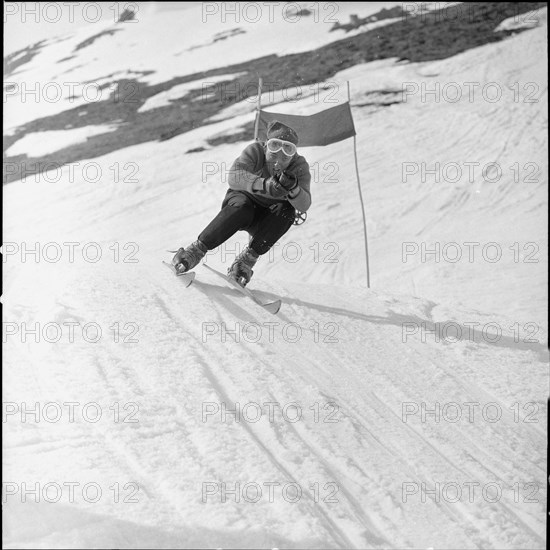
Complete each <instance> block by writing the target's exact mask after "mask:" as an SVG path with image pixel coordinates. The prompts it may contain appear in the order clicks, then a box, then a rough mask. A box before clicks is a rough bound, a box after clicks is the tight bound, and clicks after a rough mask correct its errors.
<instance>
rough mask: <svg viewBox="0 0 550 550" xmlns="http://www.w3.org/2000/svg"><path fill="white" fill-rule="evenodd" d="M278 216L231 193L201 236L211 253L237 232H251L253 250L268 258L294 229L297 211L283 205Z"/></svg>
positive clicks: (235, 193) (236, 192)
mask: <svg viewBox="0 0 550 550" xmlns="http://www.w3.org/2000/svg"><path fill="white" fill-rule="evenodd" d="M281 205H282V207H281V210H280V212H279V213H278V214H276V213H274V212H272V211H271V210H270V209H269V207H265V206H262V205H261V204H258V203H256V202H254V201H253V200H252V199H251V198H250V197H249V196H248V195H247V194H246V193H243V192H242V191H235V190H233V189H229V190H228V191H227V194H226V195H225V198H224V200H223V203H222V209H221V210H220V212H219V213H218V215H217V216H216V217H215V218H214V219H213V220H212V221H211V222H210V223H209V224H208V225H207V226H206V228H205V229H204V230H203V231H202V233H201V234H200V235H199V240H200V241H201V242H202V243H204V244H205V245H206V247H207V248H208V250H212V249H213V248H216V247H217V246H219V245H220V244H222V243H224V242H225V241H227V239H229V238H230V237H232V236H233V235H234V234H235V233H236V232H237V231H240V230H244V231H247V232H248V233H249V234H250V236H251V240H250V243H249V246H250V248H252V250H254V252H256V253H257V254H260V255H261V254H265V253H266V252H267V251H268V250H269V249H270V248H271V247H272V246H273V245H274V244H275V243H276V242H277V241H278V240H279V239H280V238H281V237H282V236H283V235H284V234H285V233H286V232H287V231H288V230H289V229H290V227H291V226H292V224H293V222H294V218H295V215H296V211H295V210H294V207H293V206H292V205H291V204H290V203H289V202H284V203H281Z"/></svg>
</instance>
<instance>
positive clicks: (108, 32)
mask: <svg viewBox="0 0 550 550" xmlns="http://www.w3.org/2000/svg"><path fill="white" fill-rule="evenodd" d="M120 30H121V29H110V30H106V31H101V32H98V33H97V34H94V35H93V36H90V38H86V40H83V41H82V42H80V43H79V44H77V45H76V46H75V47H74V50H73V51H75V52H77V51H78V50H82V49H84V48H87V47H88V46H91V45H92V44H93V43H94V42H95V41H96V40H98V39H99V38H101V37H102V36H112V35H113V34H115V33H117V32H119V31H120Z"/></svg>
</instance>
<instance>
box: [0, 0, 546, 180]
mask: <svg viewBox="0 0 550 550" xmlns="http://www.w3.org/2000/svg"><path fill="white" fill-rule="evenodd" d="M469 6H473V7H474V8H476V7H478V8H479V9H478V11H477V12H476V11H475V10H474V11H472V13H478V14H481V13H483V17H468V18H464V19H463V20H454V19H453V20H451V19H445V18H441V14H440V15H439V17H438V12H434V13H432V14H429V15H427V16H424V17H415V16H410V15H408V16H407V17H406V18H405V17H404V18H403V19H402V20H401V21H398V22H394V23H390V24H388V25H386V26H382V27H379V28H377V29H373V30H370V31H367V32H363V33H361V34H359V35H356V36H351V37H349V38H344V39H342V40H339V41H337V42H333V43H331V44H329V45H326V46H323V47H321V48H318V49H316V50H312V51H309V52H302V53H298V54H292V55H287V56H282V57H278V56H276V55H270V56H265V57H262V58H259V59H254V60H252V61H247V62H246V63H240V64H236V65H232V66H226V67H220V68H218V69H214V70H211V71H206V72H202V73H195V74H192V75H186V76H184V77H175V78H172V79H170V80H168V81H165V82H162V83H160V84H154V85H148V84H144V83H141V82H138V81H137V80H136V79H132V78H130V79H129V78H125V79H117V80H113V81H112V82H109V83H107V84H105V85H104V86H103V89H104V90H106V91H109V95H108V96H107V94H105V96H106V97H105V99H104V100H102V101H99V102H95V103H87V104H86V105H82V106H79V107H75V108H74V109H69V110H67V111H64V112H62V113H59V114H56V115H53V116H49V117H44V118H40V119H36V120H33V121H32V122H29V123H28V124H25V125H23V126H21V127H19V128H18V129H17V131H16V133H15V134H14V135H13V136H6V137H5V139H4V151H6V149H7V148H9V147H10V146H11V145H12V144H13V143H15V142H16V141H17V140H18V139H21V138H22V137H23V136H24V135H26V134H27V133H30V132H40V131H45V130H63V129H65V128H68V127H73V128H76V127H82V126H88V125H95V124H112V123H113V121H121V123H120V127H119V128H118V129H117V130H116V131H115V132H110V133H107V134H103V135H100V136H93V137H91V138H89V139H88V141H87V142H86V143H82V144H77V145H74V146H71V147H67V148H65V149H63V150H61V151H59V152H56V153H53V154H51V155H46V156H43V157H39V158H27V157H25V156H18V157H13V156H12V157H6V156H4V161H5V163H10V164H11V168H10V171H9V172H6V167H4V181H5V182H9V181H13V180H16V179H20V178H22V177H24V176H25V175H29V174H33V173H35V172H41V171H42V170H43V169H44V165H46V164H47V163H48V162H49V163H54V165H60V164H63V163H69V162H78V161H80V160H81V159H84V158H86V159H89V158H95V157H98V156H101V155H104V154H106V153H110V152H113V151H116V150H118V149H122V148H125V147H128V146H130V145H135V144H138V143H145V142H148V141H155V140H158V141H165V140H169V139H171V138H173V137H175V136H177V135H180V134H183V133H185V132H189V131H190V130H193V129H194V128H198V127H201V126H204V125H206V124H209V122H207V119H209V118H210V117H213V116H214V115H216V114H217V113H219V112H220V110H222V109H224V108H225V107H227V106H228V105H229V104H231V103H235V102H238V101H242V100H243V99H246V98H247V97H250V96H252V95H254V92H255V91H256V86H257V82H258V77H259V76H262V77H263V79H264V84H265V85H267V84H269V86H270V89H271V90H273V91H275V90H280V89H284V88H290V87H296V86H304V87H307V86H308V85H310V84H315V83H318V82H322V81H330V79H331V78H332V77H333V76H334V75H335V74H336V73H337V72H339V71H342V70H343V69H346V68H348V67H352V66H354V65H357V64H359V63H366V62H369V61H374V60H378V59H387V58H398V59H401V60H406V61H409V62H420V61H433V60H438V59H445V58H448V57H451V56H454V55H457V54H459V53H461V52H464V51H466V50H468V49H471V48H476V47H479V46H483V45H486V44H490V43H493V42H497V41H500V40H503V39H504V38H506V37H508V36H510V35H511V34H515V33H517V32H523V31H524V29H521V30H516V31H501V32H494V29H495V28H496V27H497V26H498V25H499V23H500V22H501V21H503V20H504V19H507V18H509V17H513V16H518V14H519V15H521V14H527V13H529V12H532V11H533V10H535V9H536V8H539V7H544V6H546V3H544V2H523V3H519V2H517V3H511V2H486V3H485V2H478V3H471V4H469ZM471 9H473V8H471ZM530 17H532V14H531V16H530ZM525 30H526V29H525ZM228 73H233V74H235V73H244V74H243V76H241V77H238V78H235V79H233V80H227V81H225V82H222V83H217V84H216V85H212V87H211V88H210V89H209V93H208V94H207V95H204V93H203V90H202V89H201V87H200V86H199V88H198V89H196V90H192V91H191V92H189V93H188V94H186V95H185V96H184V97H182V98H180V99H176V100H173V101H172V102H171V104H170V105H167V106H164V107H159V108H157V109H154V110H150V111H146V112H143V113H139V112H138V109H139V108H140V107H141V106H142V105H143V104H144V103H145V101H146V100H147V98H149V97H152V96H153V95H156V94H158V93H160V92H162V91H165V90H169V89H170V88H172V87H173V86H176V85H178V84H182V83H185V82H191V81H195V80H197V81H202V82H203V83H207V82H208V79H209V78H211V77H214V76H219V75H223V74H228ZM113 84H117V85H118V86H117V88H116V92H114V91H113V90H114V89H115V87H114V86H113ZM393 92H395V91H393ZM377 93H378V96H377V97H375V96H374V95H373V96H370V97H369V96H367V97H366V102H365V103H364V104H363V106H365V107H369V106H370V107H372V106H378V107H380V106H386V105H389V104H392V102H393V104H395V103H398V102H397V101H396V98H395V96H393V97H392V95H391V93H392V91H391V90H387V91H383V90H382V91H379V92H377ZM385 93H387V94H388V97H382V96H384V94H385ZM184 107H185V108H184ZM251 119H252V115H251ZM252 136H253V125H252V120H251V122H250V124H248V125H246V126H244V127H242V128H239V129H237V131H236V132H234V133H233V134H231V135H227V134H224V135H222V136H218V137H216V136H213V137H212V138H211V140H209V144H210V145H212V146H214V145H217V144H219V143H229V142H235V141H241V140H242V141H245V140H251V139H252ZM13 169H15V172H13ZM50 169H51V164H50ZM12 172H13V173H12Z"/></svg>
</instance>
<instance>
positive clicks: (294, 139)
mask: <svg viewBox="0 0 550 550" xmlns="http://www.w3.org/2000/svg"><path fill="white" fill-rule="evenodd" d="M272 138H277V139H284V140H285V141H290V142H291V143H294V145H298V134H297V133H296V132H295V131H294V130H293V129H292V128H291V127H290V126H287V125H286V124H283V123H282V122H279V121H278V120H272V121H271V122H270V123H269V124H268V125H267V139H272Z"/></svg>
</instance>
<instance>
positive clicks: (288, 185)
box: [279, 172, 300, 198]
mask: <svg viewBox="0 0 550 550" xmlns="http://www.w3.org/2000/svg"><path fill="white" fill-rule="evenodd" d="M279 183H280V184H281V185H282V186H283V187H284V188H285V189H286V190H287V191H288V196H289V197H290V198H293V197H295V196H296V195H297V194H298V191H299V190H300V186H299V185H298V178H297V177H296V176H295V175H294V174H290V173H288V172H283V173H282V174H281V175H280V176H279Z"/></svg>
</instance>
